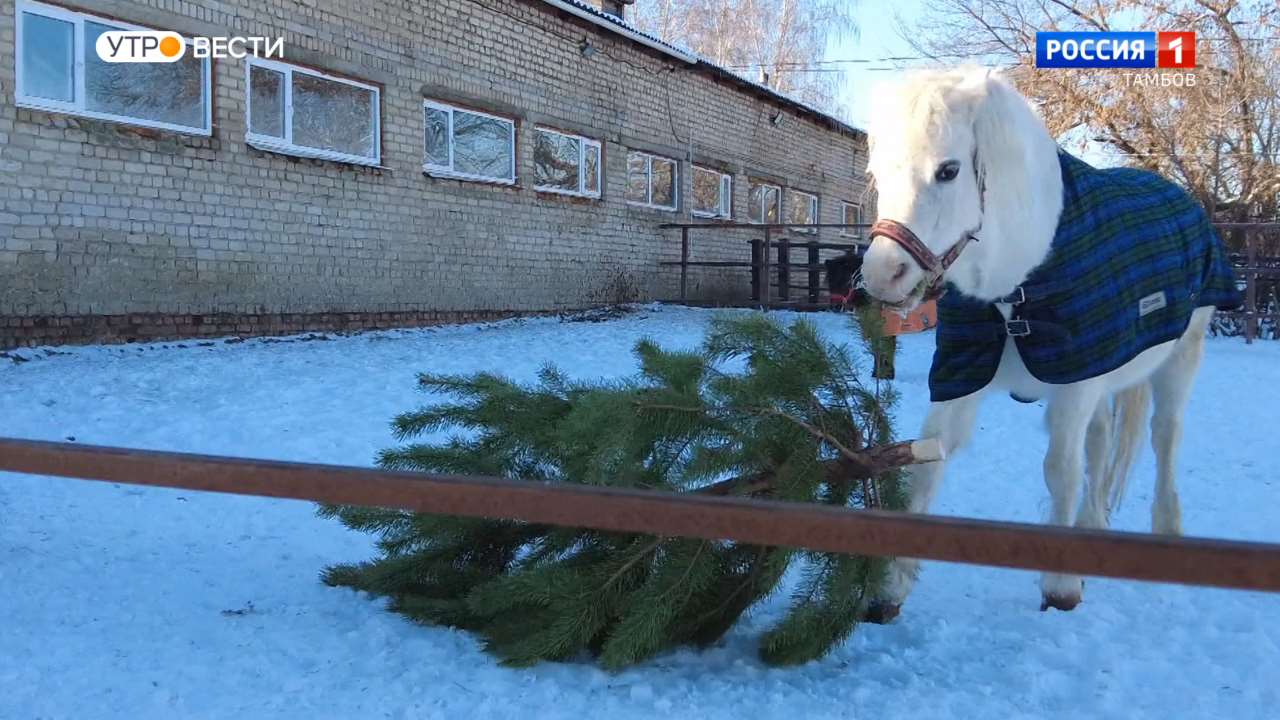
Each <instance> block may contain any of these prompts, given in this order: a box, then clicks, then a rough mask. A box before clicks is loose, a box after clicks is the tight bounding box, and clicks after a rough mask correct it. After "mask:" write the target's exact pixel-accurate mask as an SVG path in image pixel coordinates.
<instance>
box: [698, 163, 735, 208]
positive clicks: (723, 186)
mask: <svg viewBox="0 0 1280 720" xmlns="http://www.w3.org/2000/svg"><path fill="white" fill-rule="evenodd" d="M700 172H705V173H711V174H712V175H715V176H716V177H718V178H719V179H720V207H719V208H718V209H717V210H716V211H715V212H711V213H709V212H706V211H704V210H696V209H690V211H689V214H691V215H693V216H694V217H701V218H715V219H720V220H731V219H733V175H731V174H729V173H727V172H721V171H720V170H716V169H714V168H709V167H705V166H702V165H694V166H693V177H694V181H695V182H696V181H697V177H698V173H700ZM689 205H690V208H692V206H693V201H692V200H691V201H690V202H689Z"/></svg>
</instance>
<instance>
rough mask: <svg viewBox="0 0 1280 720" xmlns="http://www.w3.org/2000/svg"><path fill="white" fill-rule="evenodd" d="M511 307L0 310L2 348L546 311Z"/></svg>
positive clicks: (395, 324) (336, 328) (381, 325)
mask: <svg viewBox="0 0 1280 720" xmlns="http://www.w3.org/2000/svg"><path fill="white" fill-rule="evenodd" d="M545 314H548V313H545V312H516V311H512V310H465V311H464V310H413V311H401V312H330V313H263V314H253V315H251V314H239V313H213V314H208V315H168V314H161V313H131V314H129V315H63V316H48V315H46V316H36V317H29V316H18V315H0V350H7V349H12V348H15V347H34V346H38V345H84V344H97V343H129V342H151V341H156V340H183V339H190V338H211V337H227V336H233V335H234V336H241V337H249V336H263V335H292V334H295V333H304V332H346V331H357V330H383V329H388V328H404V327H426V326H431V325H453V324H459V323H472V322H486V321H491V320H503V319H506V318H512V317H519V316H528V315H545Z"/></svg>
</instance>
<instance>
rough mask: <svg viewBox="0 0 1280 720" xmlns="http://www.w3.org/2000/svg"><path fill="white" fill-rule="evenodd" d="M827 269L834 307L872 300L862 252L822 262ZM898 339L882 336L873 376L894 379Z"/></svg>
mask: <svg viewBox="0 0 1280 720" xmlns="http://www.w3.org/2000/svg"><path fill="white" fill-rule="evenodd" d="M822 265H823V267H824V268H826V271H827V290H828V292H830V293H831V300H830V301H831V306H832V307H833V308H837V309H839V310H857V309H860V308H863V307H866V305H867V304H868V303H869V302H870V301H871V299H870V297H868V295H867V291H866V289H865V288H863V287H861V284H862V283H861V280H862V252H861V248H859V250H850V251H848V252H846V253H845V254H844V255H841V256H840V257H834V258H831V259H829V260H826V261H824V262H823V263H822ZM896 348H897V341H896V340H895V339H894V338H892V337H885V338H881V339H880V340H879V341H878V342H876V343H875V345H874V346H873V348H872V356H873V357H874V358H875V367H874V368H873V370H872V373H871V374H872V377H875V378H878V379H881V380H892V379H893V375H894V370H893V357H894V351H895V350H896Z"/></svg>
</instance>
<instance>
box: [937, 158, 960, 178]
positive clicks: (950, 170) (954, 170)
mask: <svg viewBox="0 0 1280 720" xmlns="http://www.w3.org/2000/svg"><path fill="white" fill-rule="evenodd" d="M959 174H960V161H959V160H948V161H946V162H944V163H942V164H941V165H939V166H938V169H937V170H936V171H935V172H934V173H933V179H934V180H937V181H938V182H951V181H952V180H955V179H956V175H959Z"/></svg>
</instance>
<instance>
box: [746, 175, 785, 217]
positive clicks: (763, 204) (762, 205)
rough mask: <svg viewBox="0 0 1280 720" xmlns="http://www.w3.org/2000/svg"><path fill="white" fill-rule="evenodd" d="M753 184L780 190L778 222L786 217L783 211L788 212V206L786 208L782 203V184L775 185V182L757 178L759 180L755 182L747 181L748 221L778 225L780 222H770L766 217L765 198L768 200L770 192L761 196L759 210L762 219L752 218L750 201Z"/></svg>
mask: <svg viewBox="0 0 1280 720" xmlns="http://www.w3.org/2000/svg"><path fill="white" fill-rule="evenodd" d="M752 185H758V186H760V187H764V188H773V189H774V190H776V191H777V192H778V223H781V222H782V220H783V219H784V218H783V217H782V215H783V213H785V212H786V209H787V208H786V206H785V205H783V204H782V186H781V185H774V184H772V183H767V182H764V181H762V180H757V181H755V182H748V183H747V203H748V206H747V222H749V223H754V224H756V225H766V224H774V225H776V224H778V223H769V222H768V220H767V219H766V213H765V210H764V206H765V200H766V198H768V197H769V195H768V193H765V194H764V195H762V196H761V197H760V208H759V210H760V219H759V220H752V219H751V207H750V202H751V186H752Z"/></svg>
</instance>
